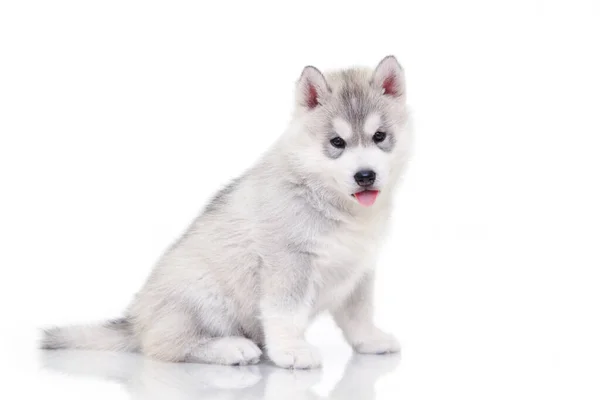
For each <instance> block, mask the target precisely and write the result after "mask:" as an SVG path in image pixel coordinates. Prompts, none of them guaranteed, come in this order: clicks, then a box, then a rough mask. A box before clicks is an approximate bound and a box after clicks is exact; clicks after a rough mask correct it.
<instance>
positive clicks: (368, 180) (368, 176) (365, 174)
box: [354, 169, 376, 187]
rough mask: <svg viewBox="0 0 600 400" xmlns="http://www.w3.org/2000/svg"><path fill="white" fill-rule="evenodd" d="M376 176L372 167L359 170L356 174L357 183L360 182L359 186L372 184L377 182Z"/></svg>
mask: <svg viewBox="0 0 600 400" xmlns="http://www.w3.org/2000/svg"><path fill="white" fill-rule="evenodd" d="M375 178H376V175H375V171H372V170H370V169H365V170H362V171H358V172H357V173H356V174H354V180H355V181H356V183H358V186H362V187H365V186H371V185H372V184H373V183H375Z"/></svg>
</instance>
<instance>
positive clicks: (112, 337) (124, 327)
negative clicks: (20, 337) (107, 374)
mask: <svg viewBox="0 0 600 400" xmlns="http://www.w3.org/2000/svg"><path fill="white" fill-rule="evenodd" d="M40 347H41V348H42V349H46V350H57V349H82V350H112V351H128V352H130V351H137V348H138V346H137V344H136V343H135V340H134V336H133V331H132V326H131V322H130V321H129V320H128V319H126V318H121V319H116V320H111V321H108V322H105V323H104V324H98V325H71V326H65V327H55V328H50V329H45V330H44V333H43V337H42V340H41V342H40Z"/></svg>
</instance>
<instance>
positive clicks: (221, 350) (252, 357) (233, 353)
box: [211, 337, 262, 365]
mask: <svg viewBox="0 0 600 400" xmlns="http://www.w3.org/2000/svg"><path fill="white" fill-rule="evenodd" d="M211 347H212V351H214V352H215V353H216V354H218V355H219V357H218V360H217V362H218V363H219V364H225V365H250V364H257V363H258V362H259V361H260V355H261V354H262V352H261V351H260V349H259V348H258V346H257V345H256V344H254V342H252V341H251V340H249V339H245V338H241V337H231V338H222V339H219V340H217V341H215V342H214V344H213V345H212V346H211Z"/></svg>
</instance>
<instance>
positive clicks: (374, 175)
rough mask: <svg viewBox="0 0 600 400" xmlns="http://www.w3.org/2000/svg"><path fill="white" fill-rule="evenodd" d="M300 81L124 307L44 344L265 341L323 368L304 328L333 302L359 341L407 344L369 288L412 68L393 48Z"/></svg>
mask: <svg viewBox="0 0 600 400" xmlns="http://www.w3.org/2000/svg"><path fill="white" fill-rule="evenodd" d="M296 91H297V96H296V99H297V104H296V105H295V112H294V114H293V117H292V121H291V123H290V125H289V127H288V129H287V130H286V131H285V132H284V134H283V135H281V137H280V138H279V139H278V140H277V142H276V143H274V145H273V146H272V147H271V148H270V149H269V150H268V151H267V152H266V153H265V154H264V156H263V157H262V158H261V159H260V160H259V161H258V162H257V163H256V164H255V165H254V166H253V167H251V168H250V169H248V170H247V171H246V172H245V173H244V174H243V175H242V176H241V177H239V178H238V179H236V180H234V181H233V182H231V183H230V184H229V185H228V186H227V187H225V188H224V189H222V190H221V191H220V192H219V193H218V194H217V195H216V196H215V197H214V198H213V200H212V201H211V202H210V204H209V205H208V206H207V207H206V209H205V210H204V211H203V213H202V214H201V215H200V216H199V217H198V218H197V219H196V220H195V221H194V222H193V223H192V224H191V226H190V227H189V228H188V230H187V231H186V232H185V234H184V235H183V236H182V237H181V238H180V239H179V240H178V241H177V242H176V243H175V244H174V245H173V246H171V248H170V249H168V251H167V252H166V253H165V254H164V255H163V257H162V258H161V259H160V261H159V262H158V264H157V265H156V266H155V268H154V270H153V271H152V273H151V275H150V277H149V278H148V280H147V282H146V284H145V285H144V287H143V288H142V290H141V291H140V292H139V293H138V294H137V295H136V296H135V298H134V300H133V302H132V304H131V305H130V306H129V308H128V309H127V310H126V312H125V314H124V317H123V318H121V319H117V320H113V321H109V322H107V323H104V324H100V325H90V326H84V325H81V326H70V327H59V328H52V329H48V330H46V331H45V335H44V338H43V341H42V347H44V348H48V349H57V348H80V349H96V350H116V351H140V352H142V353H144V354H146V355H149V356H152V357H155V358H158V359H161V360H165V361H189V362H206V363H219V364H242V365H243V364H251V363H256V362H258V361H259V359H260V357H261V354H262V352H263V351H265V352H266V354H267V356H268V357H269V358H270V359H271V360H272V362H274V363H275V364H276V365H278V366H281V367H287V368H313V367H317V366H319V365H320V357H319V354H318V351H317V350H316V349H315V348H314V347H313V346H311V345H310V344H308V343H307V342H306V341H305V340H304V332H305V330H306V328H307V326H308V324H309V323H310V321H311V320H312V319H313V318H314V317H315V316H316V315H317V314H319V313H320V312H323V311H328V312H331V313H332V315H333V317H334V319H335V321H336V322H337V323H338V325H339V326H340V328H341V329H342V331H343V333H344V336H345V337H346V339H347V340H348V342H349V343H350V344H351V345H352V346H353V347H354V349H355V350H356V351H358V352H363V353H386V352H396V351H398V350H399V345H398V343H397V341H396V340H395V339H394V338H393V337H392V336H391V335H389V334H387V333H384V332H382V331H380V330H379V329H378V328H376V327H375V326H374V325H373V304H372V298H373V282H374V276H375V270H374V267H375V260H376V258H377V253H378V247H379V245H380V243H381V241H382V238H383V236H384V234H385V232H386V228H387V225H388V221H389V219H390V212H391V209H392V203H393V193H394V189H395V187H396V186H397V183H398V181H399V179H400V177H401V175H402V173H403V171H404V169H405V167H406V163H407V161H408V157H409V153H410V148H411V132H410V129H409V128H408V126H409V124H408V119H409V118H408V111H407V108H406V92H405V82H404V72H403V70H402V68H401V67H400V65H399V64H398V62H397V61H396V59H395V58H394V57H392V56H389V57H386V58H384V59H383V60H382V61H381V62H380V63H379V65H378V66H377V68H375V70H369V69H363V68H353V69H347V70H342V71H335V72H331V73H328V74H325V75H323V74H322V73H321V72H320V71H319V70H317V69H316V68H314V67H306V68H305V69H304V71H303V73H302V75H301V77H300V79H299V80H298V82H297V88H296ZM382 138H383V139H382ZM365 171H366V172H365ZM360 174H362V175H360ZM365 177H366V178H365ZM365 179H366V180H365Z"/></svg>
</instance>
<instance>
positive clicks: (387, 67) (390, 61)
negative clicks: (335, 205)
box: [293, 56, 410, 206]
mask: <svg viewBox="0 0 600 400" xmlns="http://www.w3.org/2000/svg"><path fill="white" fill-rule="evenodd" d="M407 118H408V115H407V110H406V91H405V81H404V71H403V69H402V67H401V66H400V64H399V63H398V61H397V60H396V58H395V57H393V56H388V57H386V58H384V59H383V60H382V61H381V62H380V63H379V64H378V65H377V67H376V68H375V69H374V70H370V69H366V68H352V69H346V70H340V71H334V72H330V73H327V74H322V73H321V72H320V71H319V70H318V69H316V68H315V67H312V66H308V67H305V68H304V71H303V72H302V75H301V76H300V79H299V80H298V82H297V87H296V112H295V114H294V124H293V126H294V127H295V128H296V129H295V130H294V131H295V134H296V139H297V140H296V141H295V142H296V143H297V144H298V145H297V147H296V149H295V152H296V154H297V158H296V163H298V164H300V165H301V167H302V168H304V170H306V171H309V172H310V176H312V177H317V178H316V179H318V180H319V182H318V184H320V185H322V186H327V187H329V188H332V189H334V190H336V191H337V192H338V193H339V194H341V195H342V196H345V197H347V198H348V199H351V200H353V201H356V202H357V203H358V204H360V205H363V206H371V205H373V204H374V203H375V202H376V200H377V197H378V194H379V193H380V192H383V191H386V190H391V188H392V186H393V185H394V183H395V182H396V180H397V177H398V176H399V174H400V172H401V171H400V169H401V168H402V166H403V160H404V158H405V155H406V153H407V152H408V150H409V146H410V140H409V137H408V135H409V132H408V131H407V129H406V122H407ZM313 179H314V178H313Z"/></svg>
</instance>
